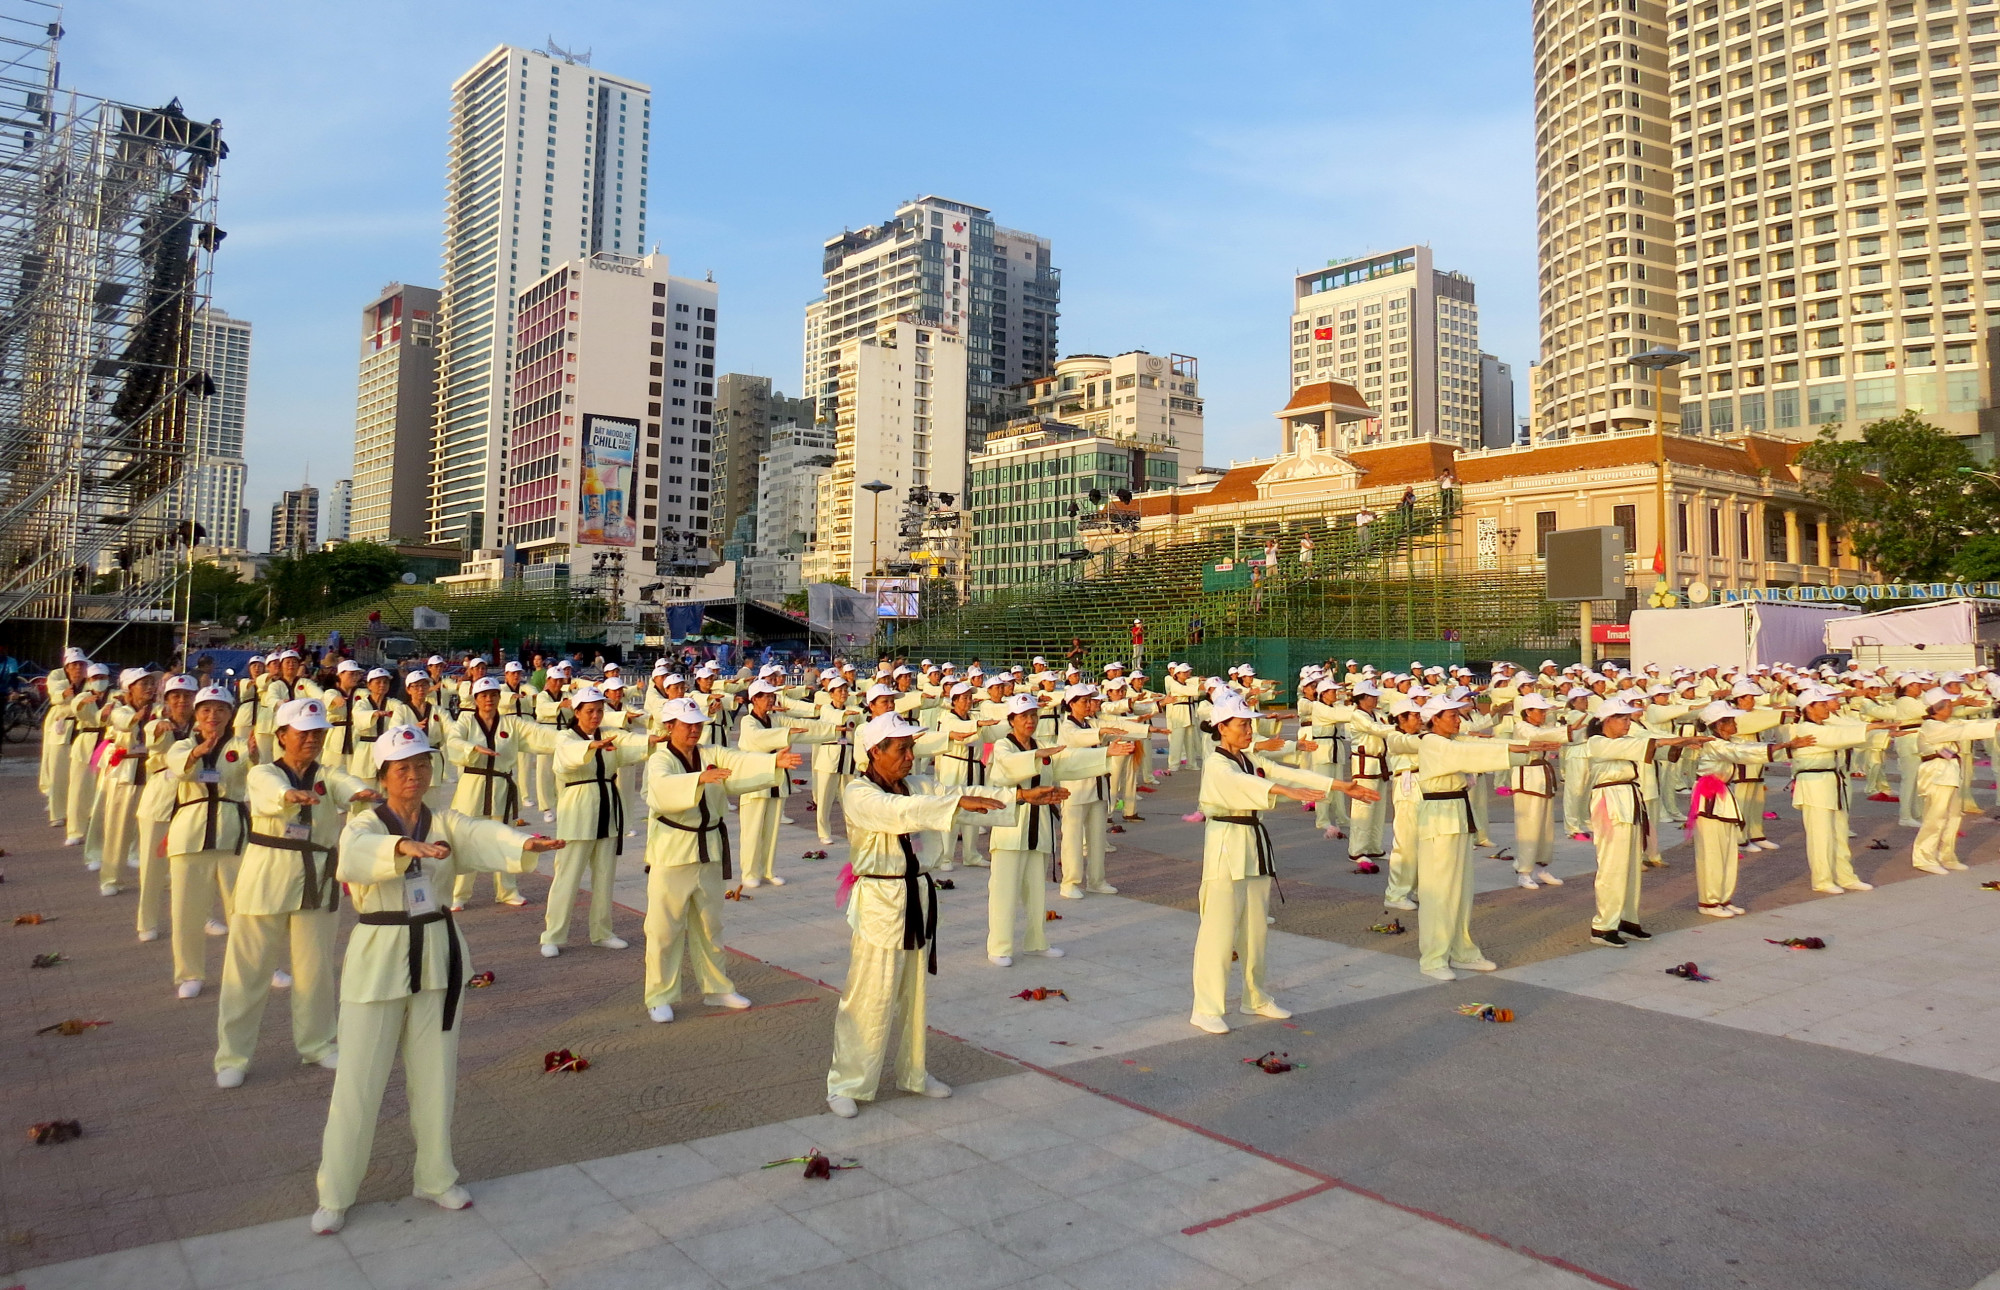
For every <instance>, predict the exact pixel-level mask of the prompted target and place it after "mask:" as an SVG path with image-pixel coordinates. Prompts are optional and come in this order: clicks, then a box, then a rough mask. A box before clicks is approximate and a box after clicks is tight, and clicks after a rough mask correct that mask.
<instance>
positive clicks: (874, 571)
mask: <svg viewBox="0 0 2000 1290" xmlns="http://www.w3.org/2000/svg"><path fill="white" fill-rule="evenodd" d="M862 487H863V488H865V489H867V490H868V491H869V492H871V493H873V494H875V517H874V519H873V520H872V521H871V523H870V524H869V528H868V540H869V543H870V555H869V558H868V576H869V577H871V578H879V577H881V576H882V494H884V493H886V492H888V491H889V490H890V489H891V488H893V487H895V485H893V484H885V483H883V482H882V481H881V480H879V479H871V480H869V481H868V482H867V483H865V484H863V485H862Z"/></svg>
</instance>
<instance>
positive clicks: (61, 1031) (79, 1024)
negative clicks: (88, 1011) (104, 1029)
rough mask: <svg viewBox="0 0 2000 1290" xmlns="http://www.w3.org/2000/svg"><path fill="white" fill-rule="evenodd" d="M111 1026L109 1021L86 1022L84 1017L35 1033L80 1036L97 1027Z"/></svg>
mask: <svg viewBox="0 0 2000 1290" xmlns="http://www.w3.org/2000/svg"><path fill="white" fill-rule="evenodd" d="M110 1024H111V1023H110V1022H108V1021H85V1020H84V1019H83V1018H82V1017H69V1018H67V1019H65V1020H62V1021H58V1022H57V1023H56V1024H55V1025H53V1026H43V1027H42V1028H41V1029H40V1030H37V1031H36V1032H35V1033H36V1034H38V1035H49V1034H55V1035H80V1034H82V1033H83V1032H84V1031H86V1030H89V1029H91V1028H93V1027H95V1026H108V1025H110Z"/></svg>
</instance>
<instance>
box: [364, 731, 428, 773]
mask: <svg viewBox="0 0 2000 1290" xmlns="http://www.w3.org/2000/svg"><path fill="white" fill-rule="evenodd" d="M434 751H436V750H435V749H433V748H432V747H431V741H430V736H428V735H426V734H425V733H424V732H423V731H421V730H419V729H417V728H416V727H415V726H390V727H389V728H388V729H387V730H384V731H383V732H382V734H381V736H380V737H379V738H377V739H376V740H375V762H376V764H377V765H384V764H386V763H388V762H392V761H405V760H407V759H409V758H411V757H423V756H427V755H428V754H430V753H432V752H434Z"/></svg>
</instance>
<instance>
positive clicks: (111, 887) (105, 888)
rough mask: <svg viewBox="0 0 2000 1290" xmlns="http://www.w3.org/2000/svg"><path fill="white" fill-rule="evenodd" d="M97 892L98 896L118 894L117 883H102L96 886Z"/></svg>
mask: <svg viewBox="0 0 2000 1290" xmlns="http://www.w3.org/2000/svg"><path fill="white" fill-rule="evenodd" d="M97 894H98V895H100V896H115V895H117V894H118V884H117V883H115V882H107V883H104V884H103V885H101V886H100V887H98V889H97Z"/></svg>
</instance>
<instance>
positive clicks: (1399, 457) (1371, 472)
mask: <svg viewBox="0 0 2000 1290" xmlns="http://www.w3.org/2000/svg"><path fill="white" fill-rule="evenodd" d="M1345 455H1346V457H1347V459H1348V460H1349V461H1352V462H1353V463H1354V464H1355V465H1357V466H1359V467H1361V470H1362V478H1361V485H1362V487H1364V488H1392V487H1394V486H1395V485H1397V484H1428V483H1432V482H1434V481H1435V480H1436V479H1437V477H1438V476H1439V475H1441V474H1443V473H1444V472H1445V471H1446V470H1449V469H1450V468H1451V465H1452V461H1453V458H1454V457H1456V455H1457V454H1456V452H1455V451H1454V450H1453V449H1452V447H1451V445H1450V444H1444V443H1437V442H1434V441H1432V440H1428V439H1426V440H1423V441H1421V442H1418V443H1397V444H1388V445H1386V446H1384V447H1380V448H1356V449H1354V450H1353V451H1352V452H1349V453H1347V454H1345Z"/></svg>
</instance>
